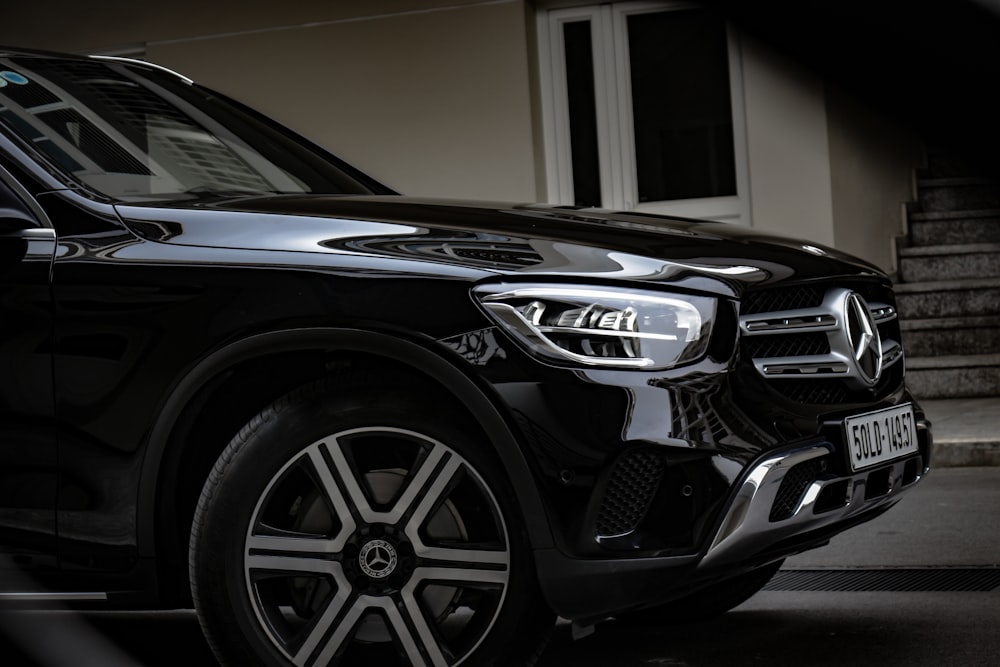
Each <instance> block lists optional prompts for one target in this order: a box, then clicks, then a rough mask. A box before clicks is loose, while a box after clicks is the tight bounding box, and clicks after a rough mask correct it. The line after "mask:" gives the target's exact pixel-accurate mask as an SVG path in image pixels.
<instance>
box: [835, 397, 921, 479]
mask: <svg viewBox="0 0 1000 667" xmlns="http://www.w3.org/2000/svg"><path fill="white" fill-rule="evenodd" d="M844 435H845V436H846V439H847V447H848V449H849V450H850V459H851V469H852V470H862V469H864V468H870V467H871V466H873V465H878V464H879V463H885V462H886V461H891V460H893V459H897V458H899V457H901V456H906V455H908V454H913V453H916V451H917V429H916V425H915V424H914V422H913V407H912V406H911V405H910V404H909V403H907V404H906V405H897V406H896V407H894V408H886V409H885V410H878V411H877V412H869V413H867V414H863V415H855V416H854V417H848V418H847V419H845V420H844Z"/></svg>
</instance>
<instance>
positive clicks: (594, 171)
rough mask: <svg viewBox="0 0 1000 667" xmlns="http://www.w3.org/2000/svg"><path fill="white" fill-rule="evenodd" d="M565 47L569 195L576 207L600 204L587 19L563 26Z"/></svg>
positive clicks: (595, 121)
mask: <svg viewBox="0 0 1000 667" xmlns="http://www.w3.org/2000/svg"><path fill="white" fill-rule="evenodd" d="M563 41H564V43H565V48H566V92H567V98H568V99H567V101H568V103H569V133H570V150H571V152H572V153H571V154H572V157H573V194H574V202H573V203H574V204H576V205H577V206H600V205H601V179H600V171H599V167H598V164H599V162H598V161H599V156H598V154H597V105H596V103H595V101H594V99H595V98H594V59H593V45H592V44H591V38H590V21H573V22H572V23H566V24H565V25H564V26H563Z"/></svg>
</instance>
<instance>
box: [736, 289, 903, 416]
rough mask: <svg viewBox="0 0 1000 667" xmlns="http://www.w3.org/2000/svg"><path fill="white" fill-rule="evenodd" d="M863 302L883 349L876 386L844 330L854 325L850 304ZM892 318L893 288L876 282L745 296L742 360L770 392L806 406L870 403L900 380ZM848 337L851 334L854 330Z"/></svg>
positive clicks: (897, 330) (868, 366)
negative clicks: (753, 370)
mask: <svg viewBox="0 0 1000 667" xmlns="http://www.w3.org/2000/svg"><path fill="white" fill-rule="evenodd" d="M855 294H856V295H860V296H861V297H862V298H863V299H864V301H863V302H861V301H859V300H858V299H857V297H856V296H855ZM862 303H866V304H867V307H868V311H869V312H874V317H881V320H880V321H878V322H877V328H878V332H879V336H880V338H881V340H882V343H883V344H882V350H883V361H882V364H883V365H882V373H881V377H880V378H879V379H878V381H877V382H874V381H873V380H872V379H871V377H870V371H869V369H871V368H873V365H872V364H871V362H870V357H869V361H866V362H865V363H864V364H862V363H861V361H855V360H854V358H853V355H854V342H855V340H856V339H855V338H852V337H851V335H848V334H847V333H846V332H845V330H844V327H846V326H851V327H852V329H854V328H856V327H858V326H859V325H858V324H857V321H858V320H857V316H856V315H855V314H854V313H856V312H857V311H856V310H852V308H854V307H855V306H854V305H852V304H857V305H860V304H862ZM862 312H863V311H862ZM894 312H895V299H894V297H893V293H892V289H891V288H890V287H889V286H887V285H881V284H877V283H849V284H838V285H833V286H830V287H828V288H819V287H814V286H793V287H782V288H769V289H766V290H761V291H759V292H749V293H747V294H745V295H744V297H743V300H742V304H741V309H740V322H741V331H742V336H741V350H742V358H743V360H744V362H745V363H749V364H751V365H753V366H754V368H755V370H756V372H757V373H758V374H759V375H760V376H762V377H763V378H764V380H765V382H766V383H767V385H768V386H769V387H770V388H771V390H772V391H774V392H775V393H776V394H778V395H780V396H783V397H785V398H786V399H789V400H791V401H795V402H797V403H803V404H809V405H849V404H859V403H871V402H873V401H875V400H878V399H880V398H882V397H883V396H886V395H888V394H889V393H891V392H892V391H895V390H896V389H897V388H898V387H899V386H900V385H901V384H902V381H903V364H902V359H903V355H902V353H901V350H902V348H901V345H900V326H899V321H898V319H897V318H896V317H895V316H894V315H893V316H892V317H889V316H888V315H886V313H894ZM852 317H854V318H855V319H853V320H852V319H851V318H852ZM886 318H888V319H886ZM862 319H863V318H862ZM851 322H853V324H851ZM762 323H767V324H768V326H762ZM852 335H853V336H857V335H858V333H857V331H854V333H853V334H852ZM869 354H871V353H869ZM872 385H874V386H872Z"/></svg>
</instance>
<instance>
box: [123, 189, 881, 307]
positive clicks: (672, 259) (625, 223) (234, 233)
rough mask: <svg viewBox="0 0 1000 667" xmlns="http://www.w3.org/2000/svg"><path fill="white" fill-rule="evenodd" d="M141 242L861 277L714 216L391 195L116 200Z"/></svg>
mask: <svg viewBox="0 0 1000 667" xmlns="http://www.w3.org/2000/svg"><path fill="white" fill-rule="evenodd" d="M116 208H117V210H118V213H119V215H120V216H121V217H122V219H123V220H124V221H125V222H126V223H127V224H129V226H130V227H131V228H132V229H133V230H134V231H135V232H136V233H138V234H139V235H140V236H142V237H144V238H145V239H146V240H149V241H156V242H162V243H170V244H181V245H190V246H202V247H213V248H233V249H243V250H272V251H291V252H311V253H328V254H333V255H345V254H349V255H358V254H360V255H373V256H374V255H377V256H383V257H392V258H394V259H396V260H406V261H418V262H432V263H438V264H447V265H449V266H450V267H452V268H453V269H454V268H462V269H467V270H468V274H469V276H470V277H473V278H475V277H480V276H481V277H485V276H487V275H496V274H509V275H511V276H512V277H513V276H515V275H516V276H524V277H530V276H532V275H535V276H539V277H541V276H544V275H552V274H559V275H569V276H576V277H588V278H592V279H630V280H643V281H657V282H669V283H673V284H678V283H683V284H686V285H687V286H689V287H690V288H692V289H706V290H710V291H715V292H718V291H720V290H721V291H725V292H730V293H733V294H734V295H735V294H738V293H740V292H742V291H743V289H745V288H746V286H747V285H749V284H765V283H772V282H782V281H787V280H797V281H798V280H804V281H808V280H812V279H821V278H822V279H827V280H828V279H829V278H830V277H832V276H838V275H842V276H858V275H867V276H873V277H879V278H881V279H883V280H884V279H885V276H884V274H883V273H882V272H881V271H880V270H879V269H878V268H876V267H875V266H872V265H871V264H868V263H866V262H864V261H862V260H860V259H857V258H855V257H851V256H849V255H846V254H844V253H841V252H838V251H836V250H834V249H831V248H827V247H823V246H820V245H818V244H814V243H811V242H807V241H797V240H794V239H789V238H784V237H780V236H775V235H769V234H765V233H761V232H757V231H755V230H752V229H749V228H746V227H741V226H736V225H731V224H725V223H719V222H706V221H699V220H689V219H683V218H672V217H665V216H659V215H649V214H642V213H635V212H630V213H622V212H612V211H601V210H594V209H570V208H564V207H555V206H549V205H540V204H509V203H494V202H467V201H450V200H436V199H419V198H411V197H400V196H364V197H361V196H357V197H356V196H350V197H344V196H332V195H269V196H241V197H234V196H228V197H224V196H219V197H214V198H212V197H209V198H205V199H200V200H196V201H183V202H169V203H162V202H160V203H156V204H146V203H144V204H128V205H126V204H119V205H117V206H116Z"/></svg>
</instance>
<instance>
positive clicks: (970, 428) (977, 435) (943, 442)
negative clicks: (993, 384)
mask: <svg viewBox="0 0 1000 667" xmlns="http://www.w3.org/2000/svg"><path fill="white" fill-rule="evenodd" d="M920 404H921V405H922V406H923V408H924V410H926V411H927V415H928V417H930V420H931V422H932V423H933V432H934V440H935V442H936V443H937V452H936V456H935V465H937V466H940V467H945V466H1000V397H992V398H956V399H949V400H937V401H931V400H926V401H920Z"/></svg>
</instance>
